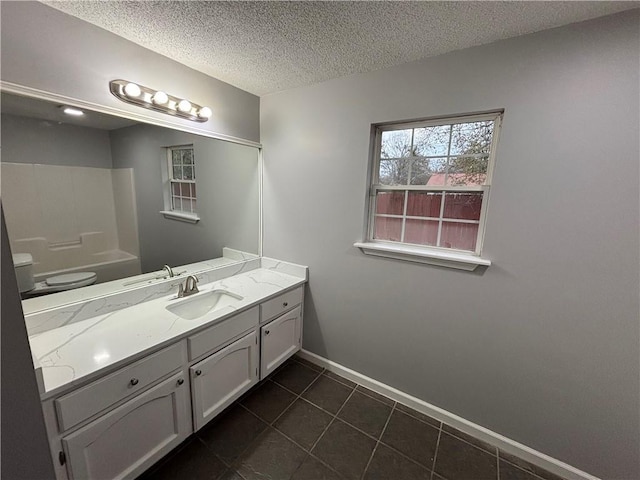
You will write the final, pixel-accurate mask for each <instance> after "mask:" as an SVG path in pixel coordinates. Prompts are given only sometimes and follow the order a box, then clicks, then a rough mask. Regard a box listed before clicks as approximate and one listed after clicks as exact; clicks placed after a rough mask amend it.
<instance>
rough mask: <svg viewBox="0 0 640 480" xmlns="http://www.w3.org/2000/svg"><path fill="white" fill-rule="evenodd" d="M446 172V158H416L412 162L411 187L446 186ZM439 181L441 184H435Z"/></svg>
mask: <svg viewBox="0 0 640 480" xmlns="http://www.w3.org/2000/svg"><path fill="white" fill-rule="evenodd" d="M446 170H447V159H446V158H445V157H443V158H415V159H414V160H413V161H412V162H411V185H444V173H445V172H446ZM432 177H433V180H432ZM437 181H440V182H441V183H433V182H437Z"/></svg>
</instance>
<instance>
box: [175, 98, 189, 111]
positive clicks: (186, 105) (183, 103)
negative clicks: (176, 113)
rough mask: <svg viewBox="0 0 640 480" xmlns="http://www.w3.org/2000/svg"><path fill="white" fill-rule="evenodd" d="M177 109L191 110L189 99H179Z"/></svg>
mask: <svg viewBox="0 0 640 480" xmlns="http://www.w3.org/2000/svg"><path fill="white" fill-rule="evenodd" d="M178 110H180V111H181V112H182V113H189V112H191V102H190V101H189V100H180V103H178Z"/></svg>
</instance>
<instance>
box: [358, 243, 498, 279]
mask: <svg viewBox="0 0 640 480" xmlns="http://www.w3.org/2000/svg"><path fill="white" fill-rule="evenodd" d="M353 246H354V247H358V248H359V249H360V250H362V253H364V254H366V255H374V256H377V257H386V258H394V259H396V260H404V261H407V262H417V263H426V264H429V265H437V266H439V267H448V268H456V269H458V270H466V271H468V272H471V271H473V270H475V269H476V268H478V267H479V266H484V267H488V266H489V265H491V260H487V259H485V258H480V257H476V256H475V255H466V254H464V253H456V252H446V251H440V250H427V249H423V248H420V247H412V246H409V245H390V244H388V243H374V242H356V243H354V244H353Z"/></svg>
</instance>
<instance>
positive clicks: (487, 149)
mask: <svg viewBox="0 0 640 480" xmlns="http://www.w3.org/2000/svg"><path fill="white" fill-rule="evenodd" d="M501 118H502V113H501V112H495V113H489V114H483V115H472V116H464V117H452V118H443V119H439V120H433V121H425V122H414V123H404V124H386V125H380V126H377V127H376V129H375V143H374V155H373V160H372V161H373V168H372V179H371V188H370V196H369V225H368V234H367V239H366V243H364V244H362V243H361V244H357V246H359V247H361V248H363V250H365V248H364V247H365V246H369V247H371V248H374V249H375V250H376V252H377V253H374V254H377V255H380V254H381V253H380V252H381V251H383V250H384V249H385V246H386V248H387V249H388V250H389V251H395V253H401V252H402V251H405V252H411V254H412V255H414V256H415V255H417V256H418V257H420V258H429V257H430V256H432V257H434V258H440V259H442V258H445V259H446V258H462V259H464V258H465V257H467V258H466V260H467V262H471V264H473V265H475V266H477V265H478V264H487V262H486V261H483V260H482V259H480V258H479V256H480V253H481V249H482V238H483V233H484V219H485V216H486V209H487V200H488V196H489V189H490V185H491V174H492V171H493V164H494V159H495V149H496V143H497V138H498V129H499V127H500V121H501ZM394 247H395V248H394ZM403 247H406V248H403ZM365 253H372V252H367V251H366V250H365ZM384 256H388V255H384ZM468 257H477V259H476V260H474V259H469V258H468ZM412 260H415V258H413V259H412ZM418 261H424V262H425V263H434V262H431V261H428V260H426V261H425V260H418ZM467 266H468V265H467ZM475 266H474V267H473V268H475ZM465 269H472V268H465Z"/></svg>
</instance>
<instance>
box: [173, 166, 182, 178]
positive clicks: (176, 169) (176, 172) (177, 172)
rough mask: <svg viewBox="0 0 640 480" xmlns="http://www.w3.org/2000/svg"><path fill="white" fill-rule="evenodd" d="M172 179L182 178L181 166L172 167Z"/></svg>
mask: <svg viewBox="0 0 640 480" xmlns="http://www.w3.org/2000/svg"><path fill="white" fill-rule="evenodd" d="M173 179H174V180H182V167H173Z"/></svg>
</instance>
